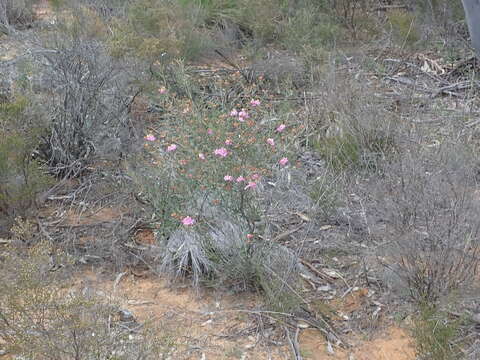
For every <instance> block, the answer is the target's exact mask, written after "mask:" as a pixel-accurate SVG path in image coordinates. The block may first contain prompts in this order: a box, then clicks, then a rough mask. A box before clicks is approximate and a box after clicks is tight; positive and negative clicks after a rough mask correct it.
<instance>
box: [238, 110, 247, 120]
mask: <svg viewBox="0 0 480 360" xmlns="http://www.w3.org/2000/svg"><path fill="white" fill-rule="evenodd" d="M249 117H250V115H249V114H248V112H246V111H245V109H242V111H240V112H239V113H238V120H239V121H242V122H243V121H245V119H248V118H249Z"/></svg>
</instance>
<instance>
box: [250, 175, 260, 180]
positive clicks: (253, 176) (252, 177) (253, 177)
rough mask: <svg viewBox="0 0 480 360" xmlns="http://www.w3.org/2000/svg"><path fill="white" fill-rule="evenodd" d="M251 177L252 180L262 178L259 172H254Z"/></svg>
mask: <svg viewBox="0 0 480 360" xmlns="http://www.w3.org/2000/svg"><path fill="white" fill-rule="evenodd" d="M250 178H251V179H252V180H258V179H260V175H258V174H253V175H252V176H250Z"/></svg>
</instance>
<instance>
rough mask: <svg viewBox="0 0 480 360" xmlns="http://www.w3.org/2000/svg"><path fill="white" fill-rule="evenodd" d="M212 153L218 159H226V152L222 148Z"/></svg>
mask: <svg viewBox="0 0 480 360" xmlns="http://www.w3.org/2000/svg"><path fill="white" fill-rule="evenodd" d="M213 153H214V154H215V155H216V156H219V157H226V156H227V155H228V150H227V149H225V148H224V147H221V148H219V149H215V151H214V152H213Z"/></svg>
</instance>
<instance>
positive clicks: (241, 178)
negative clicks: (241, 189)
mask: <svg viewBox="0 0 480 360" xmlns="http://www.w3.org/2000/svg"><path fill="white" fill-rule="evenodd" d="M235 181H236V182H237V183H241V182H242V181H245V178H244V177H243V176H239V177H237V180H235Z"/></svg>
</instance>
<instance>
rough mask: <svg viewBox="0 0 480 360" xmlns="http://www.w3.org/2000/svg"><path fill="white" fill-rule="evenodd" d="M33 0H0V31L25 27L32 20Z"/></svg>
mask: <svg viewBox="0 0 480 360" xmlns="http://www.w3.org/2000/svg"><path fill="white" fill-rule="evenodd" d="M33 4H34V0H2V2H1V3H0V32H3V33H6V34H8V33H9V32H10V31H11V30H12V28H25V27H27V26H29V25H30V24H31V23H32V22H33V20H34V13H33Z"/></svg>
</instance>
